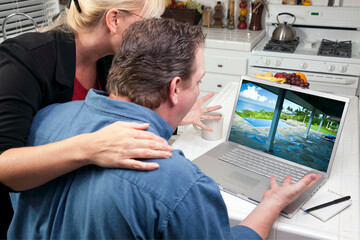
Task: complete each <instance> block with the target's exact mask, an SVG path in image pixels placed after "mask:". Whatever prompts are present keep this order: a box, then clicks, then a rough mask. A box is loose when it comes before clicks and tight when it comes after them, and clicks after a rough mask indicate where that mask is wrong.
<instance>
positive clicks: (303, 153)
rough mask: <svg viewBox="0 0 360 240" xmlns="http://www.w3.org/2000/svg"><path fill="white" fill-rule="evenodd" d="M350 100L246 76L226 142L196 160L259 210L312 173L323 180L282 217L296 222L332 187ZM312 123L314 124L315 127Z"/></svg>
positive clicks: (226, 190) (293, 204) (238, 94)
mask: <svg viewBox="0 0 360 240" xmlns="http://www.w3.org/2000/svg"><path fill="white" fill-rule="evenodd" d="M349 102H350V99H349V98H347V97H343V96H336V95H332V94H328V93H324V92H317V91H313V90H309V89H305V88H301V87H298V86H294V85H289V84H284V83H278V82H274V81H269V80H264V79H258V78H252V77H247V76H242V77H241V81H240V84H239V89H238V91H237V96H236V98H235V99H234V103H231V104H234V108H233V111H232V116H231V120H230V125H229V129H228V132H227V138H226V141H225V142H223V143H221V144H220V145H218V146H216V147H215V148H213V149H211V150H210V151H208V152H206V153H204V154H203V155H201V156H200V157H198V158H196V159H195V160H194V161H193V163H194V164H196V165H197V166H198V167H199V168H200V169H201V170H202V171H203V172H204V173H205V174H206V175H208V176H210V177H211V178H213V179H214V180H215V181H216V182H217V184H218V185H219V187H220V189H221V190H223V191H225V192H228V193H230V194H232V195H235V196H237V197H240V198H242V199H245V200H247V201H250V202H252V203H255V204H258V203H259V202H260V201H261V199H262V196H263V194H264V192H265V191H267V190H268V189H270V181H269V179H270V177H271V176H275V177H276V179H277V181H278V184H279V185H281V184H282V182H283V179H284V178H285V177H286V176H287V175H291V176H292V177H293V180H292V182H293V183H294V182H296V181H298V180H299V179H301V177H302V176H304V175H306V174H308V173H320V174H322V178H321V179H320V180H319V181H318V182H317V183H316V184H315V185H314V186H313V187H311V188H310V189H308V190H307V191H306V192H304V193H303V194H301V195H300V196H299V198H297V200H295V201H294V202H292V203H291V204H289V205H288V206H286V207H285V208H284V209H283V210H282V212H281V214H282V215H283V216H285V217H288V218H291V217H292V216H293V215H294V214H295V213H296V212H297V211H298V210H299V209H300V207H301V206H302V205H303V204H304V203H305V202H306V201H307V200H308V199H309V198H310V197H311V196H312V195H313V194H314V193H315V192H316V191H317V190H318V189H319V188H320V187H321V186H322V185H323V184H324V183H325V182H326V181H327V179H328V178H329V175H330V172H331V168H332V165H333V162H334V158H335V153H336V149H337V146H338V144H339V138H340V135H341V131H342V128H343V125H344V121H345V116H346V113H347V109H348V105H349ZM309 123H311V124H309Z"/></svg>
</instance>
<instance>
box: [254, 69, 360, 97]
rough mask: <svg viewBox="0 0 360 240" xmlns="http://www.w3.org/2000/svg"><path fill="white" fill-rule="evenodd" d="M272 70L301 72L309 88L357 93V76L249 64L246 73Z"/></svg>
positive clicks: (331, 91) (340, 93) (336, 92)
mask: <svg viewBox="0 0 360 240" xmlns="http://www.w3.org/2000/svg"><path fill="white" fill-rule="evenodd" d="M267 72H272V73H273V74H275V73H277V72H286V73H293V72H302V73H304V74H305V76H306V78H307V80H308V82H309V83H310V86H309V88H310V89H312V90H316V91H322V92H328V93H332V94H337V95H347V96H354V95H359V93H358V92H357V89H358V86H359V77H358V76H349V75H339V74H326V73H314V72H306V71H301V70H289V69H278V68H265V67H257V66H250V67H249V71H248V75H249V76H255V75H256V74H258V73H262V74H265V73H267Z"/></svg>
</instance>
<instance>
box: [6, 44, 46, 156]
mask: <svg viewBox="0 0 360 240" xmlns="http://www.w3.org/2000/svg"><path fill="white" fill-rule="evenodd" d="M36 65H37V64H36V62H35V61H34V60H33V58H32V56H31V54H30V53H29V52H28V51H27V50H26V49H24V48H23V47H22V46H20V45H18V44H16V43H8V44H5V45H4V46H3V44H2V45H0V153H2V152H4V151H6V150H7V149H10V148H14V147H22V146H24V145H25V143H26V139H27V135H28V131H29V128H30V126H31V123H32V119H33V117H34V115H35V114H36V112H37V110H38V109H39V107H40V106H41V102H42V93H41V87H40V85H39V83H38V80H37V77H38V76H36V72H37V69H36V68H37V67H36Z"/></svg>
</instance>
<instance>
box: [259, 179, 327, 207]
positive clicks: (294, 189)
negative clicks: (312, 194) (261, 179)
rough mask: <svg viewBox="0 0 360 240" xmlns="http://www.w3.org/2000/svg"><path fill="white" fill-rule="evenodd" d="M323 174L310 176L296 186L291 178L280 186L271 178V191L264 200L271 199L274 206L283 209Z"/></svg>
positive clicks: (267, 192) (264, 196)
mask: <svg viewBox="0 0 360 240" xmlns="http://www.w3.org/2000/svg"><path fill="white" fill-rule="evenodd" d="M320 178H321V174H308V175H306V176H304V177H303V178H302V179H300V181H298V182H297V183H295V184H291V176H287V177H286V178H285V180H284V182H283V184H282V186H278V184H277V182H276V179H275V177H271V178H270V189H269V190H268V191H266V192H265V193H264V195H263V200H265V199H267V198H269V200H271V201H273V202H274V204H275V203H276V204H279V205H280V208H281V209H283V208H284V207H285V206H286V205H288V204H289V203H291V202H292V201H294V200H295V199H296V198H297V197H298V196H300V194H301V193H303V192H305V191H306V190H308V189H309V188H311V187H312V186H313V185H314V184H315V183H316V182H317V181H318V180H319V179H320Z"/></svg>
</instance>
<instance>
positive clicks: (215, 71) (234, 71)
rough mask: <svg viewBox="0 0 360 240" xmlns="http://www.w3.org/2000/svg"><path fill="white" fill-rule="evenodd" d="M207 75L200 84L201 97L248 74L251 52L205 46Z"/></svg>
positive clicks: (217, 90) (219, 89)
mask: <svg viewBox="0 0 360 240" xmlns="http://www.w3.org/2000/svg"><path fill="white" fill-rule="evenodd" d="M204 56H205V76H204V78H203V79H202V82H201V84H200V97H201V96H204V95H205V94H207V93H209V92H215V93H217V92H219V91H221V90H222V89H223V88H224V87H225V86H226V85H227V84H228V83H230V82H239V81H240V77H241V76H242V75H246V74H247V68H248V59H249V56H250V52H243V51H235V50H224V49H215V48H205V49H204Z"/></svg>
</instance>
